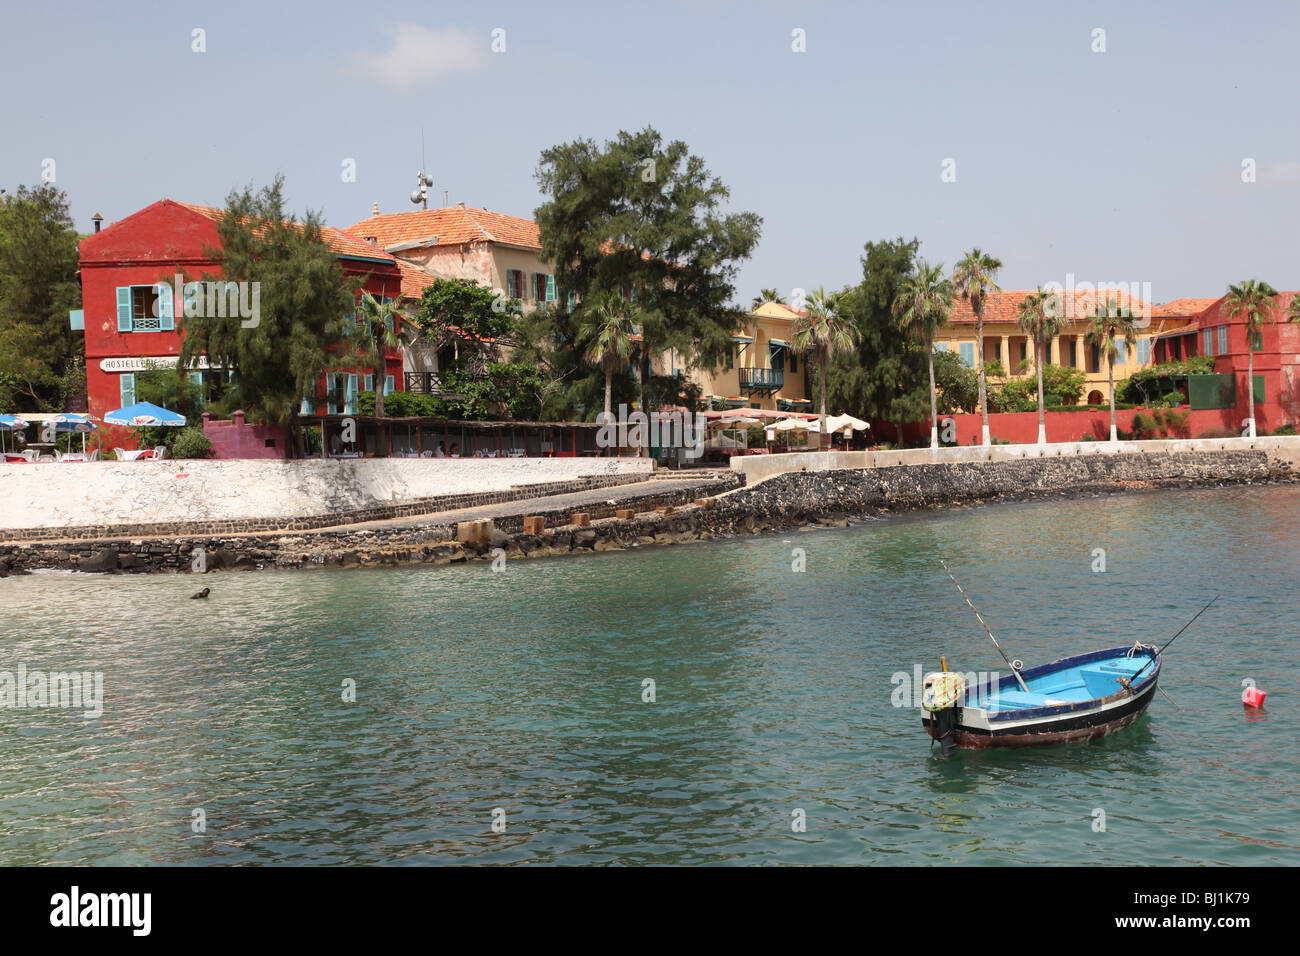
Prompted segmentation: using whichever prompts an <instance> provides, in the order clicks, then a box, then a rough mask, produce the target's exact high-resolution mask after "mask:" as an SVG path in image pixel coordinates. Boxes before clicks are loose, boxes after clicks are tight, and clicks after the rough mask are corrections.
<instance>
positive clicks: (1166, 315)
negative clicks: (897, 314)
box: [935, 290, 1189, 405]
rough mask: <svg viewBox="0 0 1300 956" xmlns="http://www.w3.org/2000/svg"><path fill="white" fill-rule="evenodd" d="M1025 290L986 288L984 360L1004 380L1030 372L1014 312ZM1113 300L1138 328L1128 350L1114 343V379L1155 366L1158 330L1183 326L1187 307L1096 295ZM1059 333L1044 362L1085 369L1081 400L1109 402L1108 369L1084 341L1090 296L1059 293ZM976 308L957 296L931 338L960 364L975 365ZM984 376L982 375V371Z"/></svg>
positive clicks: (1029, 347) (1032, 353) (1032, 354)
mask: <svg viewBox="0 0 1300 956" xmlns="http://www.w3.org/2000/svg"><path fill="white" fill-rule="evenodd" d="M1031 294H1032V293H1031V292H1026V291H1011V290H1004V291H1001V292H991V293H989V295H988V297H987V298H986V299H985V300H984V310H983V311H984V364H985V366H986V368H987V366H988V364H989V363H990V362H994V361H997V362H999V363H1001V365H1002V368H1003V369H1004V370H1005V371H1006V373H1007V377H1008V378H1023V377H1026V376H1031V375H1034V374H1035V362H1036V361H1037V355H1036V352H1037V349H1036V348H1035V345H1034V341H1033V339H1032V338H1031V337H1030V336H1027V335H1025V333H1024V332H1023V331H1022V330H1021V328H1020V323H1019V320H1018V315H1019V313H1020V303H1021V302H1022V301H1024V299H1025V296H1027V295H1031ZM1102 296H1105V297H1107V298H1114V299H1115V300H1116V301H1117V303H1118V305H1119V306H1120V307H1121V308H1124V309H1129V310H1131V311H1132V313H1133V317H1134V323H1135V325H1137V326H1138V328H1137V345H1136V347H1135V348H1129V347H1128V346H1127V344H1126V343H1125V342H1123V341H1120V342H1118V343H1117V353H1116V356H1115V383H1116V385H1118V384H1119V383H1120V382H1121V381H1123V380H1124V379H1126V378H1128V377H1129V376H1130V375H1132V374H1133V373H1134V372H1137V371H1139V370H1140V369H1144V368H1149V367H1151V365H1153V364H1154V355H1155V349H1154V344H1155V340H1156V338H1157V337H1158V336H1159V335H1160V334H1161V333H1162V332H1168V331H1169V330H1170V329H1172V328H1174V327H1177V326H1181V325H1185V324H1186V323H1187V321H1189V320H1188V318H1187V316H1186V314H1185V313H1186V310H1185V309H1180V308H1179V302H1181V301H1182V300H1179V301H1177V302H1171V303H1169V304H1168V305H1166V306H1150V305H1149V304H1148V303H1145V302H1143V301H1142V300H1140V299H1137V298H1135V297H1132V296H1129V295H1128V294H1127V293H1124V292H1121V291H1106V292H1100V293H1097V294H1096V299H1097V300H1100V299H1101V297H1102ZM1062 300H1063V301H1062V311H1063V313H1064V316H1063V317H1062V319H1061V320H1060V321H1061V331H1060V333H1059V334H1057V335H1054V336H1052V339H1051V341H1050V342H1048V343H1047V347H1048V354H1047V355H1046V356H1045V362H1044V364H1045V365H1063V366H1066V367H1067V368H1076V369H1080V370H1082V371H1083V373H1084V386H1083V401H1084V402H1085V403H1086V404H1089V405H1101V404H1105V403H1108V402H1109V401H1110V368H1109V364H1110V363H1109V362H1108V360H1107V358H1106V356H1105V354H1104V353H1103V352H1102V350H1101V349H1100V348H1098V347H1095V346H1090V345H1088V344H1087V342H1086V341H1085V339H1084V337H1085V336H1086V335H1087V332H1088V328H1089V324H1090V322H1091V318H1090V317H1091V315H1092V313H1093V311H1094V308H1095V302H1094V299H1093V298H1092V297H1091V296H1090V295H1088V294H1085V293H1081V292H1075V293H1073V295H1067V294H1064V293H1063V294H1062ZM976 347H977V346H976V334H975V312H974V310H972V309H971V306H970V302H969V301H968V300H966V299H962V298H959V299H957V301H956V302H955V303H954V304H953V310H952V317H951V318H950V319H949V322H948V324H947V325H946V326H944V327H943V328H941V329H940V330H939V333H938V335H937V336H936V338H935V348H936V349H939V350H951V351H954V352H957V353H958V354H959V355H960V356H961V360H962V362H963V364H965V365H966V366H968V367H970V368H974V367H975V350H976ZM986 374H987V373H986Z"/></svg>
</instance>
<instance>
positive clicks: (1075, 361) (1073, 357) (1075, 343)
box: [1070, 339, 1079, 368]
mask: <svg viewBox="0 0 1300 956" xmlns="http://www.w3.org/2000/svg"><path fill="white" fill-rule="evenodd" d="M1078 367H1079V340H1078V339H1070V368H1078Z"/></svg>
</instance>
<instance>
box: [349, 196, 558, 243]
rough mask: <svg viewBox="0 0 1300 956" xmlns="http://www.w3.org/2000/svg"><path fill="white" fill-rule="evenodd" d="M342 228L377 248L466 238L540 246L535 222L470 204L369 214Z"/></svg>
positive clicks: (459, 241) (460, 240) (467, 241)
mask: <svg viewBox="0 0 1300 956" xmlns="http://www.w3.org/2000/svg"><path fill="white" fill-rule="evenodd" d="M344 231H345V232H348V233H350V234H351V235H353V236H357V237H359V238H360V239H362V240H369V239H370V238H371V237H374V239H375V241H376V243H378V245H379V248H381V249H386V248H388V247H389V246H392V245H396V244H397V243H402V242H415V241H418V240H421V239H428V240H429V243H428V244H429V245H431V246H435V245H436V246H448V245H461V244H464V243H470V242H500V243H505V244H508V245H512V246H524V247H526V248H528V249H541V248H542V243H541V239H540V238H539V236H538V232H537V223H536V222H534V221H533V220H531V219H520V218H519V217H518V216H507V215H505V214H504V213H499V212H492V211H491V210H489V209H475V208H474V207H472V206H446V207H444V208H442V209H417V210H414V211H412V212H394V213H385V214H380V215H376V216H371V217H370V218H368V219H362V220H361V221H360V222H357V223H353V224H352V225H350V226H348V227H347V229H346V230H344Z"/></svg>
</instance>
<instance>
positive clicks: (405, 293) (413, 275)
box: [397, 259, 437, 299]
mask: <svg viewBox="0 0 1300 956" xmlns="http://www.w3.org/2000/svg"><path fill="white" fill-rule="evenodd" d="M397 268H398V270H399V271H400V272H401V273H402V298H404V299H418V298H420V297H421V296H423V295H424V290H425V289H426V288H427V287H428V286H431V285H433V280H434V279H435V278H437V277H436V276H434V275H432V274H430V273H428V272H425V271H424V270H423V269H421V268H420V267H419V266H417V265H412V264H411V263H409V262H407V261H406V260H405V259H398V260H397Z"/></svg>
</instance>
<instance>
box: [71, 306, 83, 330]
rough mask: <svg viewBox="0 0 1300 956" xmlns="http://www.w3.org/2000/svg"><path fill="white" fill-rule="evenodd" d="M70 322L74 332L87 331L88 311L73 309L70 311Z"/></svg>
mask: <svg viewBox="0 0 1300 956" xmlns="http://www.w3.org/2000/svg"><path fill="white" fill-rule="evenodd" d="M68 322H69V323H70V324H71V325H72V331H74V332H84V331H85V330H86V311H85V309H71V310H69V311H68Z"/></svg>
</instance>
